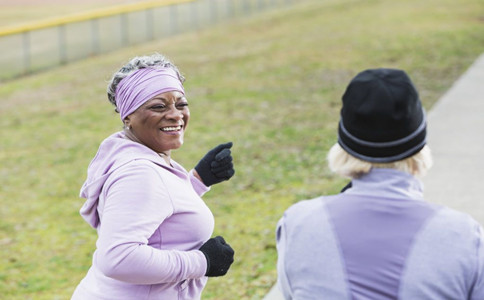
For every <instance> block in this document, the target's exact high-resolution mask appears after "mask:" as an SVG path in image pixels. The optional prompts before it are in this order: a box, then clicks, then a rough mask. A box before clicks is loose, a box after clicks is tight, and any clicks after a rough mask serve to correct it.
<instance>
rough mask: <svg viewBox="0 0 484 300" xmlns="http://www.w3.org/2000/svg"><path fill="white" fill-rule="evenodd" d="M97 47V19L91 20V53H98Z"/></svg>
mask: <svg viewBox="0 0 484 300" xmlns="http://www.w3.org/2000/svg"><path fill="white" fill-rule="evenodd" d="M99 52H100V47H99V19H92V20H91V55H94V54H98V53H99Z"/></svg>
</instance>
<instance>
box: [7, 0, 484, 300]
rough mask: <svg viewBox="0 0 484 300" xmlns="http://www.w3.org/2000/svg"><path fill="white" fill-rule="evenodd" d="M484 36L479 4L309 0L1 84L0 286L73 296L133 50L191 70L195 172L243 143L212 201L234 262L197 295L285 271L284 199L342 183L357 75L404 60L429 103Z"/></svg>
mask: <svg viewBox="0 0 484 300" xmlns="http://www.w3.org/2000/svg"><path fill="white" fill-rule="evenodd" d="M295 3H296V2H295ZM483 46H484V7H483V5H482V1H481V0H461V1H455V0H427V1H421V0H407V1H392V0H380V1H378V0H368V1H362V0H361V1H356V0H327V1H320V0H305V1H297V4H295V5H293V6H292V7H291V8H289V9H287V10H279V11H276V12H267V13H264V14H261V15H257V16H253V17H251V18H249V19H245V20H238V21H234V22H232V23H228V24H227V23H226V24H223V25H221V26H217V27H213V28H211V29H209V30H205V31H202V32H197V33H192V34H185V35H180V36H178V37H174V38H170V39H169V40H161V41H157V42H153V43H150V44H145V45H142V46H138V47H132V48H129V49H123V50H120V51H118V52H115V53H110V54H107V55H103V56H99V57H94V58H91V59H88V60H84V61H81V62H78V63H74V64H71V65H67V66H63V67H60V68H57V69H54V70H50V71H47V72H44V73H39V74H34V75H31V76H28V77H24V78H21V79H18V80H14V81H10V82H6V83H3V84H2V85H1V86H0V128H1V144H0V166H1V167H0V168H1V169H0V176H1V182H2V184H1V186H0V201H1V205H0V259H1V263H0V295H2V296H1V297H3V298H5V299H13V300H16V299H68V298H69V297H70V295H71V293H72V291H73V289H74V288H75V286H76V285H77V283H78V282H79V280H80V279H81V278H82V277H83V276H84V275H85V272H86V271H87V269H88V267H89V266H90V263H91V254H92V252H93V250H94V247H95V240H96V233H95V231H94V230H92V229H91V228H89V226H88V225H87V223H85V222H84V221H83V220H82V219H81V217H80V216H79V214H78V210H79V208H80V207H81V205H82V203H83V200H82V199H80V198H78V193H79V188H80V186H81V184H82V183H83V181H84V179H85V175H86V168H87V165H88V164H89V161H90V160H91V159H92V157H93V156H94V154H95V152H96V150H97V147H98V145H99V143H100V141H102V140H103V139H104V138H105V137H106V136H108V135H109V134H111V133H112V132H114V131H117V130H120V128H121V122H120V120H119V117H118V115H117V114H115V113H114V111H113V107H112V106H111V105H110V104H109V103H108V101H107V99H106V96H105V85H106V81H107V80H108V78H109V77H110V75H111V72H112V71H114V70H115V69H116V68H117V67H119V66H120V65H121V64H122V63H123V62H125V61H127V60H128V59H129V58H130V57H132V56H134V55H139V54H149V53H153V52H155V51H157V52H161V53H164V54H166V55H168V56H169V57H170V58H172V59H173V60H174V61H175V63H176V64H177V65H178V66H179V68H180V69H181V70H182V72H183V73H184V74H185V75H186V77H187V82H186V85H185V87H186V90H187V93H188V97H189V101H190V108H191V114H192V118H191V121H190V126H189V130H188V132H187V136H186V142H185V145H184V146H183V147H182V148H181V149H180V150H178V151H176V152H175V153H174V154H173V157H174V158H175V159H176V160H177V161H179V162H181V163H182V164H183V165H184V166H185V167H186V168H191V167H192V166H194V165H195V164H196V162H197V161H198V159H200V158H201V157H202V155H203V154H205V151H206V150H209V149H210V148H212V147H213V146H215V145H216V144H218V143H221V142H225V141H229V140H230V141H233V142H234V147H233V155H234V159H235V165H236V175H235V177H234V178H233V179H232V180H231V181H229V182H226V183H223V184H220V185H217V186H214V187H213V189H212V191H211V192H210V193H208V194H207V195H206V196H205V200H206V202H207V203H208V205H209V206H210V207H211V209H212V211H213V213H214V215H215V217H216V230H215V231H216V232H215V234H221V235H223V236H224V237H226V239H227V241H228V242H229V243H230V244H231V245H232V246H233V247H234V248H235V251H236V261H235V263H234V265H233V267H232V268H231V270H230V272H229V274H228V275H227V276H225V277H222V278H212V279H210V280H209V283H208V285H207V288H206V290H205V292H204V297H203V298H204V299H261V298H262V297H263V295H265V294H266V293H267V291H268V290H269V289H270V287H271V286H272V284H273V283H274V281H275V279H276V272H275V263H276V249H275V238H274V229H275V225H276V223H277V220H278V219H279V218H280V216H281V215H282V213H283V211H284V210H285V209H286V208H287V207H288V206H289V205H291V204H292V203H295V202H297V201H299V200H302V199H307V198H311V197H316V196H318V195H322V194H331V193H335V192H337V191H338V190H339V189H340V188H341V187H342V186H343V185H344V183H345V180H343V179H339V178H336V177H334V176H333V175H331V174H330V172H329V171H328V169H327V167H326V165H325V156H326V153H327V150H328V149H329V147H330V146H331V145H332V144H333V143H334V142H335V137H336V132H335V129H336V125H337V120H338V113H339V105H340V97H341V95H342V93H343V91H344V88H345V87H346V85H347V83H348V82H349V80H350V79H351V78H352V77H353V76H354V75H356V73H357V72H359V71H361V70H363V69H365V68H374V67H396V68H402V69H405V70H407V72H408V73H409V74H410V76H411V78H412V79H413V80H414V82H415V84H416V85H417V87H418V88H419V90H420V94H421V98H422V100H423V102H424V104H425V107H426V108H428V109H429V108H431V106H432V104H433V103H434V102H435V101H436V100H437V99H438V98H439V97H440V96H441V95H442V94H443V93H444V92H445V91H446V90H447V89H448V88H449V87H450V86H451V84H452V83H453V82H454V81H455V80H456V79H457V78H458V77H459V76H460V75H461V74H462V73H463V72H464V71H465V70H466V68H467V67H468V66H469V65H470V64H471V63H472V62H473V60H474V59H475V58H476V57H477V56H478V55H479V54H480V53H481V52H482V51H483V49H484V47H483ZM3 298H2V299H3Z"/></svg>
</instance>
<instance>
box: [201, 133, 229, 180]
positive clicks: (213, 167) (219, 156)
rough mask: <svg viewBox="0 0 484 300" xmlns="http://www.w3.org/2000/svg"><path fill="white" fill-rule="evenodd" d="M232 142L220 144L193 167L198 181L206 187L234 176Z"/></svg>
mask: <svg viewBox="0 0 484 300" xmlns="http://www.w3.org/2000/svg"><path fill="white" fill-rule="evenodd" d="M230 148H232V142H228V143H225V144H220V145H218V146H217V147H215V148H213V149H212V150H210V151H208V152H207V154H205V156H204V157H203V158H202V159H201V160H200V162H199V163H198V164H197V165H196V166H195V170H196V171H197V173H198V175H199V176H200V179H201V180H202V182H203V183H204V184H205V185H206V186H211V185H213V184H216V183H219V182H222V181H225V180H229V179H230V178H231V177H232V176H234V174H235V170H234V164H233V162H232V161H233V158H232V152H231V151H230Z"/></svg>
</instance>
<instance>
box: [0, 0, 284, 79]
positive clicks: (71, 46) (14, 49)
mask: <svg viewBox="0 0 484 300" xmlns="http://www.w3.org/2000/svg"><path fill="white" fill-rule="evenodd" d="M291 2H292V0H174V1H150V2H142V3H138V4H131V5H124V6H117V7H112V8H109V9H104V10H97V11H92V12H88V13H83V14H78V15H72V16H65V17H60V18H58V19H52V20H49V21H45V22H38V23H36V24H31V25H29V26H23V27H11V28H6V29H5V30H2V28H0V49H2V51H0V66H1V68H0V80H5V79H11V78H15V77H18V76H21V75H25V74H29V73H32V72H36V71H40V70H44V69H47V68H50V67H53V66H58V65H61V64H65V63H69V62H71V61H75V60H79V59H82V58H86V57H89V56H92V55H97V54H101V53H106V52H109V51H113V50H115V49H119V48H122V47H125V46H129V45H134V44H138V43H143V42H147V41H150V40H155V39H160V38H165V37H169V36H172V35H175V34H178V33H183V32H187V31H190V30H197V29H202V28H204V27H207V26H209V25H211V24H216V23H219V22H221V21H224V20H230V19H233V18H236V17H242V16H247V15H250V14H254V13H258V12H261V11H265V10H268V9H273V8H277V7H282V6H287V5H288V4H290V3H291Z"/></svg>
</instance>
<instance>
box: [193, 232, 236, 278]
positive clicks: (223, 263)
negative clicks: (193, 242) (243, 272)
mask: <svg viewBox="0 0 484 300" xmlns="http://www.w3.org/2000/svg"><path fill="white" fill-rule="evenodd" d="M199 250H200V251H202V252H203V254H204V255H205V258H206V259H207V272H206V273H205V276H209V277H216V276H223V275H225V274H226V273H227V271H228V270H229V268H230V265H231V264H232V263H233V262H234V249H232V247H230V245H229V244H227V243H226V242H225V240H224V238H223V237H221V236H217V237H214V238H211V239H209V240H208V241H207V242H206V243H205V244H203V245H202V247H200V249H199Z"/></svg>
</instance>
